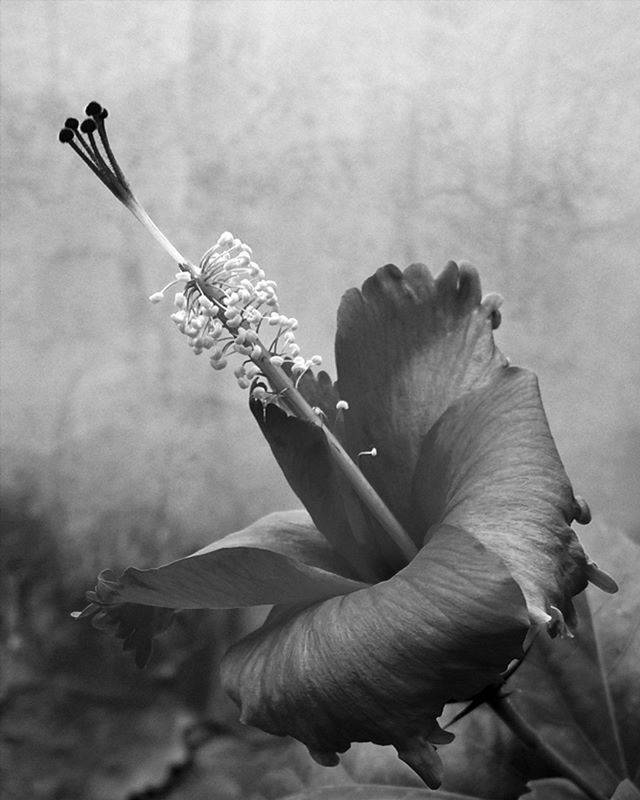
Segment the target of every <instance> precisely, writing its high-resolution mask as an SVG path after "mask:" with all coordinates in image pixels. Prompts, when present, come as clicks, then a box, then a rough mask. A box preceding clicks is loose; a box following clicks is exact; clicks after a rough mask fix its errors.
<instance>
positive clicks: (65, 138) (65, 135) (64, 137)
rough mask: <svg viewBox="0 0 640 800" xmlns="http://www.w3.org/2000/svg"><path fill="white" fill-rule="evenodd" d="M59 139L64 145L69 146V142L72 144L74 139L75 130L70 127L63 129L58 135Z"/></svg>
mask: <svg viewBox="0 0 640 800" xmlns="http://www.w3.org/2000/svg"><path fill="white" fill-rule="evenodd" d="M58 139H59V140H60V141H61V142H62V143H63V144H67V142H70V141H71V140H72V139H73V130H72V129H71V128H69V127H67V128H63V129H62V130H61V131H60V133H59V134H58Z"/></svg>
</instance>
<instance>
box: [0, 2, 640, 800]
mask: <svg viewBox="0 0 640 800" xmlns="http://www.w3.org/2000/svg"><path fill="white" fill-rule="evenodd" d="M0 15H1V16H0V20H1V26H2V37H1V42H0V45H1V59H2V75H1V81H2V82H1V103H2V115H1V130H2V143H1V147H2V151H1V156H2V184H1V185H2V229H1V234H2V235H1V248H2V276H1V279H2V286H1V289H2V317H1V365H0V366H1V389H2V406H1V409H0V411H1V438H0V443H1V448H2V472H1V478H0V493H1V500H2V514H3V518H2V524H3V530H2V538H1V539H0V547H1V555H2V561H3V573H2V578H1V582H0V592H1V596H0V602H1V605H2V615H3V617H2V630H1V633H2V644H1V645H0V658H1V659H2V661H1V663H0V666H1V667H2V677H1V679H0V702H1V703H2V710H3V712H4V714H3V723H2V725H3V731H4V738H3V744H2V747H3V748H4V750H5V754H8V755H9V757H10V758H11V759H15V763H17V762H18V761H20V762H21V763H22V764H23V767H22V769H21V770H18V771H16V770H11V774H10V775H5V779H6V781H7V782H6V783H5V786H9V787H10V788H9V795H8V797H13V796H15V797H20V796H25V795H28V796H31V797H36V798H39V797H43V798H49V797H51V798H53V797H64V798H70V799H72V798H75V797H78V798H80V797H83V798H88V800H92V798H103V797H104V798H107V797H108V798H119V797H123V798H124V797H128V798H133V797H137V796H142V795H141V794H138V795H137V794H136V792H142V791H145V790H146V789H145V787H147V788H148V787H149V786H150V785H151V786H153V785H160V784H162V782H163V781H166V780H168V779H169V778H170V775H169V773H170V770H169V773H167V765H169V766H170V765H171V764H172V763H174V762H175V763H177V762H180V759H183V760H184V758H185V747H187V745H185V737H184V730H185V725H187V724H188V725H192V724H196V723H198V721H200V722H201V721H202V719H207V720H208V721H209V722H210V723H211V725H213V727H212V728H211V731H213V734H217V733H220V731H222V730H223V728H224V726H226V725H230V726H232V725H233V723H232V720H233V718H234V714H233V711H232V709H231V708H230V707H229V706H227V704H226V701H225V700H224V698H222V697H221V695H220V693H219V691H218V687H217V684H216V677H215V676H216V672H215V670H216V664H217V661H218V659H219V657H220V654H221V652H223V651H224V649H225V647H226V646H227V644H228V642H229V641H230V640H232V639H233V638H234V637H235V636H237V635H238V634H239V632H240V631H242V630H244V628H245V627H246V625H247V624H249V623H248V620H247V618H246V616H244V615H240V614H235V615H234V614H229V613H226V614H218V615H216V614H208V615H204V614H203V615H198V614H194V615H192V616H191V617H189V618H188V619H185V620H182V621H181V622H180V623H179V624H178V625H176V626H174V629H173V630H172V632H171V633H170V634H169V635H168V637H167V638H166V639H165V644H163V645H161V648H160V650H159V652H158V653H157V655H156V657H155V659H154V662H153V664H152V666H151V668H150V670H149V671H148V672H146V673H144V674H142V675H139V674H138V673H137V672H136V671H135V667H134V666H133V664H132V663H130V659H129V658H128V657H126V656H123V655H122V654H121V653H120V652H119V651H118V649H117V646H116V645H115V644H114V643H113V642H111V641H108V640H106V639H104V640H103V638H102V637H100V636H99V635H98V634H97V633H95V632H94V631H92V630H90V629H85V628H83V626H82V625H81V624H79V623H75V624H74V623H72V622H70V621H69V619H68V611H69V610H71V609H73V608H80V607H82V603H83V593H84V591H85V590H86V589H87V588H90V586H92V585H93V583H94V582H95V575H96V573H97V572H98V571H99V570H100V569H102V568H105V567H111V568H114V569H121V568H124V567H125V566H127V565H128V564H131V563H133V564H136V565H137V566H148V565H153V564H157V563H158V562H159V561H168V560H170V559H172V558H175V557H178V556H181V555H184V554H186V553H188V552H190V551H191V550H193V549H195V548H197V547H200V546H202V545H204V544H207V543H208V542H210V541H212V540H213V539H216V538H218V537H220V536H222V535H224V534H226V533H228V532H230V531H232V530H234V529H236V528H238V527H241V526H243V525H245V524H247V523H249V522H251V521H252V520H254V519H255V518H256V517H257V516H259V515H262V514H264V513H266V512H268V511H272V510H275V509H279V508H284V507H292V506H294V505H297V501H296V498H295V497H294V496H293V495H292V494H291V492H290V491H289V489H288V487H287V486H286V485H285V482H284V479H283V478H282V477H281V475H280V474H279V471H278V469H277V468H276V466H275V462H273V461H272V459H271V458H270V455H269V452H268V448H267V446H266V444H265V443H264V442H263V441H262V440H261V438H260V436H259V434H258V430H257V426H255V424H254V423H253V419H252V418H251V415H250V414H249V413H248V410H247V407H246V396H245V394H244V393H243V392H241V390H239V389H238V388H237V387H236V385H235V381H234V379H233V375H232V374H225V373H214V372H213V371H212V370H211V369H210V368H209V366H208V363H207V359H206V357H203V358H201V359H196V358H194V356H193V355H192V354H191V353H190V352H189V351H188V348H187V347H186V346H185V343H184V342H183V341H182V340H181V337H180V336H179V334H178V333H177V332H176V331H175V330H174V328H173V325H172V324H171V323H170V321H169V319H168V315H169V314H170V313H171V310H172V309H171V303H170V301H169V302H167V303H165V304H164V305H160V306H152V305H150V304H149V302H148V300H147V297H148V295H149V294H150V293H151V292H153V291H156V290H157V289H159V288H160V287H161V286H163V285H164V284H165V283H166V282H167V281H168V280H170V278H171V277H172V275H173V273H174V272H175V268H174V266H173V264H172V262H171V261H170V260H169V259H168V257H166V256H165V254H164V253H163V251H162V250H160V249H159V248H158V246H157V245H156V244H155V242H154V241H153V240H152V239H151V238H149V237H148V235H147V234H146V232H145V231H144V230H143V229H142V228H141V227H140V226H139V225H138V223H137V222H136V221H135V220H134V219H133V217H131V216H130V215H129V214H128V213H127V212H126V211H125V209H124V208H123V207H122V206H120V205H119V204H118V203H117V202H116V200H115V199H114V198H113V196H111V195H110V194H109V192H108V191H107V190H106V189H105V188H104V187H103V186H102V185H100V184H99V182H98V181H97V180H96V179H95V177H94V176H93V175H91V174H90V172H89V170H88V169H86V168H85V167H84V166H83V165H82V164H81V163H80V161H79V160H78V159H77V158H76V156H74V154H73V153H72V152H71V150H70V149H69V148H66V147H63V146H62V145H61V144H59V142H58V139H57V135H58V131H59V129H60V127H61V126H62V124H63V122H64V119H65V118H66V117H67V116H70V115H71V116H82V113H83V109H84V106H85V105H86V104H87V102H89V101H90V100H98V101H99V102H100V103H102V104H103V105H105V106H106V107H107V108H108V109H109V112H110V116H109V120H108V123H107V124H108V129H109V131H110V137H111V143H112V146H113V148H114V150H115V152H116V155H117V157H118V159H119V161H120V163H121V165H122V167H123V169H124V171H125V172H126V174H127V176H128V178H129V180H130V182H131V183H132V186H133V189H134V192H135V193H136V195H137V196H138V197H139V199H140V200H141V201H142V203H143V204H144V205H145V207H146V208H147V210H148V211H149V213H150V214H151V216H152V217H153V218H154V220H155V221H156V222H157V224H158V225H159V226H160V228H161V229H162V230H163V231H164V232H165V233H166V234H167V235H168V237H169V238H170V239H171V240H172V241H173V242H174V243H175V245H176V246H177V247H178V249H179V250H180V251H181V252H183V253H184V254H185V255H186V256H187V257H189V258H190V259H191V260H192V261H195V260H197V259H198V258H199V257H200V255H201V254H202V252H203V251H204V250H205V249H207V248H208V247H209V246H210V245H211V244H213V243H214V242H215V240H216V239H217V237H218V236H219V234H220V233H221V232H222V231H224V230H226V229H229V230H231V231H233V232H234V233H235V234H236V235H238V236H240V237H241V238H242V239H243V240H244V241H246V242H247V243H249V244H250V245H251V246H252V247H253V250H254V255H255V258H256V260H257V261H258V262H259V263H260V265H261V266H262V267H263V268H264V269H265V270H266V271H267V273H268V277H270V278H272V279H274V280H276V281H277V282H278V284H279V294H280V300H281V305H282V308H283V311H284V312H285V313H287V314H289V315H293V316H296V317H297V318H298V319H299V321H300V330H299V335H298V340H299V342H300V344H301V345H302V347H303V352H304V353H307V354H308V355H311V354H312V353H320V354H322V355H323V357H324V359H325V364H326V366H327V368H328V370H329V371H330V372H331V373H332V374H334V369H333V365H332V357H333V356H332V349H333V335H334V324H335V313H336V310H337V306H338V303H339V300H340V296H341V294H342V293H343V291H344V290H345V289H347V288H349V287H350V286H354V285H359V284H360V283H361V282H362V281H363V280H364V279H365V278H366V277H367V276H368V275H369V274H370V273H372V272H373V271H374V270H375V269H376V268H377V267H379V266H381V265H382V264H385V263H388V262H394V263H396V264H397V265H399V266H401V267H404V266H406V265H407V264H409V263H410V262H412V261H424V262H425V263H427V264H428V265H429V266H430V267H432V269H433V270H435V271H437V270H439V269H440V268H441V267H442V266H443V265H444V264H445V263H446V261H447V260H448V259H456V260H458V259H467V260H470V261H472V262H473V263H474V264H475V265H476V266H477V267H478V268H479V270H480V273H481V276H482V279H483V288H484V290H485V291H498V292H500V293H501V294H502V295H504V297H505V305H504V307H503V324H502V327H501V328H500V330H499V331H497V340H498V343H499V345H500V347H501V348H502V349H503V350H504V352H505V353H506V354H507V355H508V356H509V357H510V358H511V359H512V362H513V363H514V364H518V365H522V366H526V367H529V368H531V369H533V370H534V371H536V372H537V373H538V375H539V377H540V382H541V387H542V393H543V398H544V400H545V406H546V410H547V414H548V417H549V421H550V424H551V428H552V431H553V433H554V435H555V438H556V441H557V444H558V448H559V450H560V453H561V455H562V457H563V460H564V463H565V466H566V467H567V471H568V473H569V475H570V477H571V479H572V482H573V484H574V488H575V490H576V492H578V493H580V494H582V495H584V496H585V497H586V498H587V499H588V500H589V502H590V504H591V507H592V510H593V512H594V516H596V517H598V518H600V519H603V520H606V521H607V523H610V524H612V525H614V526H616V527H620V528H624V529H628V530H631V531H632V532H634V531H635V532H637V531H638V527H639V526H638V521H639V520H640V499H639V498H640V492H638V487H639V486H640V403H639V401H638V399H639V392H638V389H639V387H640V367H639V359H638V343H639V342H640V314H639V312H638V305H639V303H640V271H639V270H638V252H639V245H640V192H639V191H638V187H639V186H640V160H639V159H638V138H637V137H638V130H639V129H640V85H639V83H640V81H639V78H638V69H637V65H638V63H640V45H639V42H640V40H639V39H638V36H637V31H638V24H639V23H640V5H638V4H637V3H632V2H626V1H625V0H621V1H619V2H616V1H615V0H612V1H611V2H589V3H587V2H545V1H544V0H543V1H541V2H527V1H526V0H522V1H521V2H517V3H516V2H474V3H470V2H456V1H455V0H453V1H452V2H402V1H401V0H394V1H393V2H386V1H385V0H379V1H378V2H374V1H373V0H372V1H370V2H360V1H359V0H351V1H350V2H346V1H343V2H332V1H331V0H289V1H288V2H277V1H276V2H274V1H272V0H264V1H263V2H240V1H237V0H234V1H233V2H226V1H223V0H220V1H216V2H207V1H206V0H196V1H195V2H191V0H162V2H159V1H154V2H151V1H147V0H127V1H126V2H125V1H123V0H110V1H109V2H107V1H106V0H2V3H1V5H0ZM169 296H170V297H171V296H172V293H169ZM159 697H161V698H162V700H161V701H159V700H158V698H159ZM132 708H133V709H134V710H133V711H132ZM159 715H160V716H159ZM162 715H165V716H162ZM29 720H32V721H34V722H32V723H30V722H29ZM212 720H213V722H212ZM194 721H195V722H194ZM34 725H35V728H34ZM215 725H219V726H222V727H221V728H220V730H218V729H217V728H215ZM36 728H37V730H36ZM207 730H208V729H207ZM224 730H227V729H226V728H224ZM87 731H89V732H90V733H87ZM80 732H83V733H80ZM200 734H201V735H202V736H204V738H207V736H208V735H209V734H208V733H207V732H206V731H205V732H204V733H202V731H200ZM213 734H212V735H213ZM131 737H133V738H132V739H131ZM130 739H131V740H130ZM134 740H135V742H136V743H137V744H135V746H134V744H132V741H134ZM217 741H219V739H218V740H217ZM107 743H108V745H109V746H108V747H107ZM187 744H188V743H187ZM216 746H217V745H216ZM256 746H258V745H256ZM261 746H262V745H261V744H260V745H259V747H261ZM136 748H137V749H136ZM145 748H146V749H145ZM187 750H188V747H187ZM118 753H119V755H118ZM218 756H219V753H217V751H216V753H215V754H214V755H212V756H210V759H211V761H212V763H213V762H215V763H216V764H217V768H218V770H219V769H220V760H222V761H225V759H227V757H226V756H225V757H224V758H222V759H220V758H219V757H218ZM105 759H106V760H105ZM176 759H177V762H176ZM227 760H228V759H227ZM240 760H241V761H243V763H245V764H246V762H247V756H246V753H243V755H242V758H241V759H240ZM209 766H210V767H211V769H213V766H211V765H209ZM199 768H201V769H203V770H204V772H203V774H205V773H206V774H207V775H208V778H207V780H208V781H209V783H208V784H207V785H208V786H209V788H210V787H211V780H212V778H211V774H210V772H211V769H209V767H206V765H205V767H202V765H200V767H199ZM207 770H209V772H207ZM216 775H217V777H216V778H215V780H216V781H217V784H216V786H217V791H218V794H217V795H216V797H221V798H226V797H229V798H232V797H233V798H235V797H241V796H242V797H248V796H252V797H253V796H255V797H265V796H268V797H277V796H279V793H282V792H283V791H285V790H286V791H293V790H295V789H296V788H297V786H296V784H295V780H294V779H292V780H293V784H291V785H289V784H286V786H284V789H282V786H280V784H279V783H278V780H280V779H278V780H276V783H275V784H273V785H271V788H270V789H264V791H262V790H261V791H262V793H257V794H255V795H249V794H247V792H248V790H247V789H246V787H245V786H244V784H243V782H242V781H243V778H241V777H239V776H238V775H235V774H234V775H233V776H231V775H222V776H221V774H220V773H216ZM168 776H169V778H168ZM225 781H226V782H225ZM285 783H286V781H285ZM274 785H275V786H276V788H275V789H274V788H273V786H274ZM283 785H284V784H283ZM180 791H182V792H186V793H183V794H179V793H174V794H171V796H172V797H174V796H175V797H178V796H180V797H185V798H186V797H190V798H192V797H199V796H201V795H199V794H197V792H198V789H197V786H196V784H193V785H192V786H191V788H190V789H189V790H188V791H187V789H185V788H184V787H183V788H182V789H180V788H178V789H176V792H180ZM225 792H226V794H225ZM243 792H244V794H243ZM12 793H13V794H12ZM148 796H151V795H148ZM156 796H160V795H156ZM166 796H168V795H166ZM202 796H205V795H202ZM207 796H210V795H207Z"/></svg>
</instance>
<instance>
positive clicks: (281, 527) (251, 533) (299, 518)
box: [108, 511, 366, 608]
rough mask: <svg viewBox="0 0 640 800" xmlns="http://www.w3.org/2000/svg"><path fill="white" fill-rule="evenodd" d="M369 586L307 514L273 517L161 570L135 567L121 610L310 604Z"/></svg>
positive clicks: (118, 592)
mask: <svg viewBox="0 0 640 800" xmlns="http://www.w3.org/2000/svg"><path fill="white" fill-rule="evenodd" d="M365 585H366V584H364V583H362V582H361V581H357V580H354V579H353V578H351V577H349V567H348V566H347V565H346V564H345V563H344V561H343V560H342V559H341V558H340V557H339V556H338V555H337V554H336V553H335V552H334V551H333V550H332V549H331V548H330V546H329V545H328V544H327V542H326V540H325V539H324V538H323V537H322V536H321V535H320V533H319V532H318V531H317V530H316V528H315V527H314V526H313V524H312V522H311V520H310V519H309V515H308V514H306V513H305V512H304V511H288V512H278V513H275V514H269V515H268V516H266V517H263V518H262V519H260V520H258V521H257V522H255V523H253V525H250V526H249V527H248V528H245V529H244V530H242V531H238V532H237V533H232V534H229V536H225V537H224V538H223V539H219V540H218V541H216V542H214V543H213V544H210V545H209V546H208V547H205V548H203V549H202V550H199V551H198V552H197V553H194V554H193V555H190V556H187V557H186V558H180V559H178V560H177V561H173V562H172V563H171V564H166V565H164V566H162V567H157V568H155V569H142V570H141V569H136V568H135V567H129V568H128V569H126V570H125V571H124V572H123V574H122V575H121V576H120V578H119V580H118V581H117V583H116V584H115V585H112V591H113V595H112V597H111V598H110V600H109V601H108V603H109V604H114V603H141V604H143V605H148V606H160V607H164V608H238V607H243V606H253V605H263V604H272V603H301V602H304V603H309V602H315V601H317V600H319V599H322V598H326V597H332V596H334V595H337V594H346V593H349V592H353V591H355V590H356V589H360V588H362V587H363V586H365Z"/></svg>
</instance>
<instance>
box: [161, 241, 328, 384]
mask: <svg viewBox="0 0 640 800" xmlns="http://www.w3.org/2000/svg"><path fill="white" fill-rule="evenodd" d="M194 278H195V279H194ZM180 281H185V282H186V284H187V285H186V288H185V291H184V292H178V293H177V294H176V296H175V299H174V303H175V306H176V309H177V310H176V311H175V312H174V313H173V314H172V315H171V319H172V320H173V322H174V323H175V325H176V326H177V328H178V330H179V331H180V332H181V333H183V334H184V335H185V336H187V339H188V344H189V346H190V347H191V348H193V352H194V353H195V354H196V355H200V354H201V353H202V352H204V351H205V350H207V351H208V352H209V361H210V363H211V366H212V367H213V369H216V370H219V369H224V367H226V365H227V363H228V357H229V356H230V355H232V354H234V353H237V354H240V355H241V356H244V360H243V362H242V363H241V364H240V365H239V366H238V367H236V369H235V370H234V374H235V376H236V380H237V382H238V385H239V386H240V387H241V388H242V389H246V388H248V387H249V386H250V385H251V383H252V381H253V380H254V379H255V378H256V377H258V376H260V375H263V372H262V369H261V367H260V366H259V363H263V364H264V359H265V357H268V359H269V362H270V363H271V364H273V365H274V366H283V365H284V364H285V363H288V364H290V365H291V374H292V376H293V377H294V378H299V377H300V376H301V375H302V374H303V373H304V372H306V371H307V370H308V369H310V368H312V367H318V366H320V364H321V363H322V359H321V357H320V356H312V357H311V358H310V359H305V358H303V357H302V356H301V355H300V347H299V346H298V345H297V344H296V340H295V333H294V332H295V330H296V329H297V327H298V321H297V320H296V319H294V318H293V317H287V316H285V315H284V314H281V313H280V310H279V305H278V295H277V291H276V289H277V286H276V283H275V281H270V280H267V279H266V276H265V273H264V271H263V270H262V269H261V268H260V267H259V266H258V265H257V264H256V263H255V262H254V261H253V260H252V252H251V248H250V247H249V246H248V245H246V244H244V243H243V242H241V241H240V239H236V238H235V237H234V236H233V234H231V233H229V232H225V233H223V234H222V236H220V238H219V239H218V241H217V242H216V244H215V245H214V246H213V247H211V248H210V249H209V250H207V252H206V253H205V254H204V255H203V256H202V259H201V261H200V264H199V267H198V270H197V272H196V273H195V276H194V275H192V274H191V273H189V272H179V273H178V274H177V275H176V276H175V280H173V281H172V282H171V283H170V284H168V285H167V286H165V287H164V289H162V290H161V291H159V292H155V293H154V294H152V295H151V296H150V298H149V300H150V301H151V302H152V303H158V302H160V301H161V300H162V299H163V298H164V293H165V292H166V291H167V289H169V288H170V287H171V286H174V285H175V284H176V283H178V282H180ZM263 324H266V325H268V326H269V328H272V329H273V330H272V337H271V343H270V344H269V346H268V347H267V348H265V346H264V345H263V344H262V342H261V340H260V338H259V333H260V328H261V326H262V325H263ZM260 393H262V394H263V395H266V394H267V392H266V390H265V389H264V388H261V387H257V388H256V389H254V395H256V394H257V395H260Z"/></svg>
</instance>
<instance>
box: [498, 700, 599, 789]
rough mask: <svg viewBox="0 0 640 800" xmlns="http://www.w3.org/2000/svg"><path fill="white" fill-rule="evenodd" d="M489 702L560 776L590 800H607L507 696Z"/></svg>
mask: <svg viewBox="0 0 640 800" xmlns="http://www.w3.org/2000/svg"><path fill="white" fill-rule="evenodd" d="M487 703H488V704H489V706H490V707H491V708H492V709H493V710H494V711H495V713H496V714H497V715H498V716H499V717H500V719H501V720H502V721H503V722H504V723H505V724H506V725H507V727H508V728H509V729H510V730H511V731H512V732H513V733H515V735H516V736H517V737H518V738H519V739H521V740H522V741H523V742H524V743H525V744H526V745H527V746H528V747H531V748H532V749H533V750H535V751H536V752H537V753H538V754H539V755H540V756H542V758H544V759H545V761H546V762H547V763H548V764H549V766H551V767H552V768H553V770H554V771H555V772H556V773H557V774H558V775H559V776H562V777H564V778H568V779H569V780H570V781H572V783H575V785H576V786H577V787H578V788H579V789H580V790H581V791H583V792H584V793H585V794H586V795H587V797H589V798H590V800H607V797H606V796H605V795H604V794H602V793H601V792H599V791H597V790H596V789H594V788H593V787H592V786H590V785H589V784H588V783H587V782H586V780H585V778H584V777H583V775H582V774H581V773H580V772H578V770H577V769H576V768H575V767H574V766H573V764H571V763H570V762H568V761H566V760H565V759H564V758H563V757H562V756H561V755H560V754H559V753H558V752H557V751H556V750H554V749H553V748H552V747H550V746H549V745H548V744H547V743H546V742H545V741H543V740H542V739H541V738H540V737H539V736H538V734H537V733H536V731H535V730H534V728H532V727H531V725H529V723H528V722H527V721H526V720H525V719H524V717H522V716H521V715H520V713H519V712H518V711H516V709H515V708H514V706H513V705H512V704H511V703H510V702H509V699H508V698H507V697H504V696H501V695H493V696H492V697H491V698H490V699H488V700H487Z"/></svg>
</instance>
